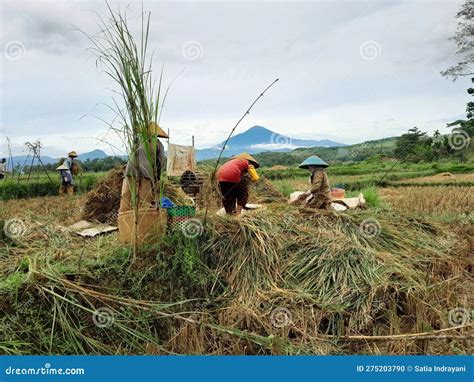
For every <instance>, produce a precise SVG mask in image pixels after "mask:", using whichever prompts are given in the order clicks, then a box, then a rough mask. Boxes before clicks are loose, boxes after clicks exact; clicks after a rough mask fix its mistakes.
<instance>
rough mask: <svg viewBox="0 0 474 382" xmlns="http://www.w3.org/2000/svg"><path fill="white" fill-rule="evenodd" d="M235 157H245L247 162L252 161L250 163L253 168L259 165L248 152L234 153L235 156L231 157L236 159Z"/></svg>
mask: <svg viewBox="0 0 474 382" xmlns="http://www.w3.org/2000/svg"><path fill="white" fill-rule="evenodd" d="M237 158H238V159H246V160H248V161H249V162H252V164H253V165H254V167H255V168H259V167H260V164H259V163H258V162H257V160H256V159H255V158H254V157H253V156H252V155H250V154H249V153H241V154H239V155H236V156H234V157H232V159H237Z"/></svg>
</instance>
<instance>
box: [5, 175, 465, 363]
mask: <svg viewBox="0 0 474 382" xmlns="http://www.w3.org/2000/svg"><path fill="white" fill-rule="evenodd" d="M110 177H111V178H113V176H112V174H111V176H110ZM97 187H98V188H97V189H96V190H93V191H92V192H91V193H92V194H93V193H94V191H97V190H99V189H100V188H101V187H104V185H98V186H97ZM370 192H372V193H380V199H381V200H383V201H384V203H382V204H381V205H379V206H374V207H369V208H368V209H366V210H360V211H350V212H347V213H336V212H317V211H314V210H306V209H295V208H292V207H289V206H287V205H286V203H285V201H284V198H283V197H282V196H281V194H280V193H279V191H278V190H277V187H275V186H273V184H272V183H271V181H269V180H265V179H264V180H263V181H262V182H261V183H260V184H259V185H258V186H257V188H256V189H255V190H252V194H251V201H253V202H256V201H258V200H259V201H262V200H264V203H265V204H266V206H267V208H266V209H265V210H263V211H259V212H253V213H249V214H246V215H244V216H242V217H241V218H239V219H236V218H232V217H227V216H218V215H215V213H214V212H215V208H217V207H218V203H215V208H214V207H213V209H212V211H211V213H210V214H209V216H208V217H207V218H206V220H204V216H203V210H200V211H201V212H198V215H197V219H198V221H199V222H200V223H201V224H202V226H201V227H200V228H199V230H198V235H196V236H194V237H192V238H190V237H187V236H186V235H183V234H182V232H180V231H171V230H170V231H169V232H168V234H167V235H166V236H165V237H164V238H163V240H162V241H160V243H159V244H157V245H150V246H147V247H143V248H139V251H138V253H137V257H136V260H134V256H133V250H132V249H131V248H128V247H124V246H123V245H121V244H120V243H119V241H118V238H117V234H116V233H112V234H109V235H106V236H99V237H97V238H95V239H87V240H84V239H83V238H80V237H78V236H76V235H74V234H71V233H66V232H62V231H60V230H59V229H58V225H68V224H72V223H74V222H75V221H78V220H80V219H81V217H82V216H83V213H84V205H86V204H87V199H88V198H90V195H89V196H86V195H81V196H75V197H73V198H59V197H54V196H52V197H43V198H31V199H19V200H10V201H8V202H2V205H1V206H0V214H1V216H2V219H4V220H6V221H7V222H8V221H9V220H11V219H14V220H15V221H17V222H18V221H20V222H21V223H20V224H22V226H21V227H23V228H24V229H22V230H20V231H19V234H20V236H18V237H14V238H13V239H11V238H10V237H5V235H4V237H3V239H2V241H0V263H1V267H0V309H1V311H2V313H3V314H2V315H1V316H0V329H1V330H0V332H1V333H2V339H1V340H0V349H1V350H0V351H1V352H2V353H7V354H46V353H47V354H50V353H53V354H354V353H357V354H462V353H466V352H469V349H470V346H471V341H472V325H471V323H470V321H466V320H461V321H459V320H458V321H456V322H454V323H453V319H452V317H451V315H450V312H452V311H453V309H456V308H459V307H469V306H472V301H471V300H472V297H470V293H469V291H470V290H471V288H472V273H471V272H472V259H471V258H470V248H471V247H470V246H471V245H472V243H470V242H469V240H468V239H467V238H468V237H469V235H470V234H469V232H470V231H469V228H468V227H469V224H472V221H471V223H469V222H467V221H462V219H458V220H456V221H453V220H452V221H450V222H449V224H446V222H444V221H441V222H440V221H439V220H438V219H436V218H435V217H436V216H437V215H438V214H440V213H441V214H442V212H443V211H448V210H449V211H451V213H452V214H453V215H456V216H458V217H459V216H464V215H463V214H464V212H465V209H464V207H466V206H467V208H470V209H471V211H472V189H471V188H458V187H443V188H441V187H439V188H433V189H432V188H430V187H420V188H413V189H406V188H396V189H379V190H376V189H373V190H370ZM211 195H214V194H212V192H211ZM412 195H413V196H412ZM415 202H416V203H417V204H416V205H415V207H413V203H415ZM466 203H467V204H466ZM463 206H464V207H463ZM463 309H464V308H463ZM397 336H398V337H397Z"/></svg>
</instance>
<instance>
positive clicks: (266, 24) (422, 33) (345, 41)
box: [0, 0, 469, 156]
mask: <svg viewBox="0 0 474 382" xmlns="http://www.w3.org/2000/svg"><path fill="white" fill-rule="evenodd" d="M110 4H111V6H112V7H113V8H116V9H117V8H118V7H120V8H121V9H125V8H126V7H127V5H129V7H128V15H129V18H130V25H131V27H132V29H133V30H134V31H138V30H139V28H140V17H139V16H140V12H141V7H142V2H133V1H127V2H125V1H124V2H122V1H112V0H111V1H110ZM459 4H460V2H458V1H454V0H448V1H438V2H433V1H380V0H379V1H373V0H365V1H331V2H329V1H327V2H322V1H305V2H293V1H291V2H290V1H285V2H278V3H273V2H267V1H241V2H224V1H219V2H217V1H214V2H200V1H198V2H173V3H171V2H162V1H143V9H144V10H146V11H151V22H152V24H151V32H150V33H151V36H150V42H149V44H150V48H151V49H152V50H153V51H154V64H153V69H154V72H155V73H156V75H158V74H159V72H160V70H161V68H162V67H164V73H165V82H167V83H169V82H170V81H172V80H173V78H176V79H175V81H174V82H173V84H172V86H171V90H170V93H169V96H168V99H167V103H166V105H165V108H164V110H163V114H162V118H161V124H162V125H163V126H164V127H165V128H167V129H168V128H169V129H170V131H171V142H174V143H181V144H190V142H191V136H192V135H194V136H195V137H196V138H195V139H196V145H197V146H198V147H199V148H204V147H209V146H212V145H214V144H217V143H218V142H220V141H222V140H224V139H225V137H226V135H227V134H228V132H229V130H230V129H231V128H232V126H233V125H234V124H235V122H236V121H237V120H238V119H239V117H240V116H241V114H242V113H243V112H244V111H245V109H246V108H247V107H248V106H249V104H250V103H251V102H252V100H253V99H254V98H255V97H256V96H257V95H258V94H259V92H260V91H261V90H263V89H264V88H265V87H266V86H267V85H268V84H269V83H271V82H272V81H273V80H274V79H275V78H280V81H279V82H278V83H277V85H275V86H274V87H273V88H272V89H271V90H270V91H269V92H268V94H267V95H266V96H265V97H264V98H263V99H262V100H261V101H260V102H259V103H258V104H257V105H256V106H255V108H254V109H253V110H252V113H251V114H250V116H248V118H247V119H245V120H244V123H242V124H241V125H240V127H239V130H238V132H242V131H244V130H246V129H247V128H249V127H251V126H253V125H256V124H258V125H263V126H266V127H268V128H269V129H271V130H274V131H276V132H278V133H281V134H285V135H289V136H291V137H294V138H307V139H322V138H328V139H332V140H335V141H338V142H344V143H357V142H362V141H365V140H368V139H377V138H382V137H388V136H394V135H400V134H401V133H403V132H404V131H406V130H407V129H408V128H410V127H412V126H415V125H416V126H418V127H419V128H420V129H422V130H427V131H430V132H431V131H434V130H436V129H440V131H444V132H447V131H448V129H447V128H446V127H445V126H446V123H447V122H450V121H452V120H454V119H457V118H460V117H463V116H464V109H465V104H466V102H467V101H468V95H467V93H466V90H465V89H466V88H467V87H468V86H469V81H468V80H467V79H465V80H458V81H456V82H454V83H453V82H452V81H450V80H448V79H445V78H443V77H441V75H440V74H439V72H440V71H441V70H443V69H445V68H446V67H447V66H449V64H450V63H451V62H452V60H453V53H454V52H455V50H456V47H455V45H454V43H453V42H452V41H449V40H448V38H449V37H450V36H452V35H453V33H454V31H455V29H456V22H455V20H454V15H455V14H456V11H457V9H458V6H459ZM0 6H1V26H0V32H1V45H2V49H3V54H2V58H1V70H0V72H1V87H0V89H1V116H0V156H1V155H4V156H5V155H6V137H9V138H10V140H11V146H12V149H13V153H14V155H15V154H23V153H24V143H25V142H26V141H35V140H37V139H40V140H41V142H42V143H43V153H44V154H48V155H51V156H61V155H64V153H66V152H67V151H69V150H71V149H75V150H77V151H79V152H85V151H90V150H92V149H96V148H100V149H103V150H105V151H107V152H109V153H112V152H113V151H114V150H115V149H113V147H119V146H120V141H119V139H118V137H115V136H114V135H113V133H107V125H106V124H105V122H104V120H105V121H107V122H110V121H112V118H113V114H112V112H111V111H110V110H109V109H108V107H107V105H112V104H113V101H112V97H113V96H114V93H113V90H114V89H115V90H116V87H115V85H114V84H113V83H112V82H111V81H110V80H109V79H108V78H107V76H106V75H105V74H104V73H103V72H101V71H100V68H97V67H96V65H95V60H94V57H93V56H92V54H91V52H90V51H88V50H87V48H88V47H89V46H90V44H89V43H88V41H87V39H86V38H85V37H84V35H83V34H82V33H81V32H80V31H79V30H83V31H86V32H88V33H92V34H93V33H96V32H97V31H98V25H97V22H98V16H97V15H101V16H104V17H106V16H107V11H106V7H105V2H104V1H102V0H100V1H59V0H58V1H5V0H2V1H1V5H0ZM98 138H99V139H98ZM102 138H105V140H106V141H108V142H110V144H111V145H112V146H113V147H112V146H111V145H109V144H106V143H104V142H102V141H101V140H100V139H102Z"/></svg>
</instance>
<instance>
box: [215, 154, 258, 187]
mask: <svg viewBox="0 0 474 382" xmlns="http://www.w3.org/2000/svg"><path fill="white" fill-rule="evenodd" d="M244 173H248V174H249V175H250V179H251V180H252V182H256V181H257V180H258V179H259V176H258V174H257V172H256V171H255V167H254V166H253V165H251V164H250V162H249V161H248V160H247V159H241V158H234V159H231V160H230V161H228V162H226V163H224V164H223V165H222V166H221V167H220V168H219V170H217V180H218V181H219V182H229V183H239V182H240V181H241V179H242V175H243V174H244Z"/></svg>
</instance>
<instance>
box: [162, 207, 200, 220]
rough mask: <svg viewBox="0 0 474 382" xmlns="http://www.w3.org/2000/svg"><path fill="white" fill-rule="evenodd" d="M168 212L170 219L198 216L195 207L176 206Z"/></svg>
mask: <svg viewBox="0 0 474 382" xmlns="http://www.w3.org/2000/svg"><path fill="white" fill-rule="evenodd" d="M167 210H168V217H169V218H174V217H189V218H190V217H193V216H194V215H196V207H194V206H176V207H170V208H168V209H167Z"/></svg>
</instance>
